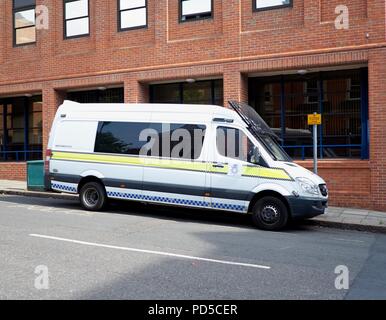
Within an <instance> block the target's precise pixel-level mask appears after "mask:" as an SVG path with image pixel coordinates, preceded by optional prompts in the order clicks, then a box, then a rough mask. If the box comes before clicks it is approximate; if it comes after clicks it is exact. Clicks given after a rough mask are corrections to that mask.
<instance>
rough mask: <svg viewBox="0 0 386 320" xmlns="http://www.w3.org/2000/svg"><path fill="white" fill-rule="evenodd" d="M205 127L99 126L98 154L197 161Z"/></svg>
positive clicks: (139, 124) (181, 125)
mask: <svg viewBox="0 0 386 320" xmlns="http://www.w3.org/2000/svg"><path fill="white" fill-rule="evenodd" d="M205 133H206V126H205V125H198V124H184V123H183V124H175V123H142V122H100V123H99V125H98V132H97V136H96V141H95V152H100V153H113V154H125V155H135V156H153V157H162V158H180V159H190V160H194V159H198V158H199V157H200V155H201V152H202V147H203V144H204V138H205Z"/></svg>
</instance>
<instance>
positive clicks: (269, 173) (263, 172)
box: [52, 152, 292, 180]
mask: <svg viewBox="0 0 386 320" xmlns="http://www.w3.org/2000/svg"><path fill="white" fill-rule="evenodd" d="M52 160H68V161H80V162H94V163H106V164H122V165H132V166H145V167H154V168H162V169H175V170H188V171H200V172H207V171H208V172H210V173H218V174H228V172H229V165H224V168H217V167H215V166H213V164H212V163H205V162H198V161H179V160H171V159H156V158H140V157H128V156H120V155H99V154H85V153H68V152H53V155H52ZM242 175H243V176H248V177H258V178H265V179H280V180H292V178H291V177H290V176H289V175H288V173H287V172H286V171H285V170H283V169H271V168H264V167H251V166H244V167H243V172H242Z"/></svg>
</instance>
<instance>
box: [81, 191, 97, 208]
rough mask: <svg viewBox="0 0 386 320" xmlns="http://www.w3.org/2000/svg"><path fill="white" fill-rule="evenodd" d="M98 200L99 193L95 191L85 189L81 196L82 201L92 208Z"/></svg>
mask: <svg viewBox="0 0 386 320" xmlns="http://www.w3.org/2000/svg"><path fill="white" fill-rule="evenodd" d="M98 200H99V193H98V191H97V190H96V189H94V188H90V189H87V190H86V192H85V193H84V195H83V201H84V203H85V204H86V205H87V206H88V207H94V206H95V205H96V204H97V203H98Z"/></svg>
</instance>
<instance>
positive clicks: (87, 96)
mask: <svg viewBox="0 0 386 320" xmlns="http://www.w3.org/2000/svg"><path fill="white" fill-rule="evenodd" d="M123 95H124V93H123V88H110V89H103V90H87V91H73V92H67V97H66V98H67V99H68V100H71V101H74V102H78V103H124V96H123Z"/></svg>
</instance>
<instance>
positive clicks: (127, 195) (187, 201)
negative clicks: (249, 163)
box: [107, 188, 248, 213]
mask: <svg viewBox="0 0 386 320" xmlns="http://www.w3.org/2000/svg"><path fill="white" fill-rule="evenodd" d="M107 196H108V197H109V198H114V199H121V200H137V201H145V202H157V203H163V204H171V205H181V206H189V207H196V208H203V209H218V210H229V211H236V212H243V213H245V212H247V210H248V207H247V206H246V205H245V204H244V203H243V202H242V201H241V202H238V203H230V202H229V201H227V200H226V199H217V198H216V199H213V202H212V203H211V202H210V201H202V200H195V199H192V197H190V198H188V197H186V198H183V197H180V198H178V197H175V196H173V194H167V195H166V194H158V195H155V194H150V195H149V194H139V193H137V192H135V190H130V191H129V190H126V191H125V190H124V189H123V190H120V191H117V190H116V189H112V188H107Z"/></svg>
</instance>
